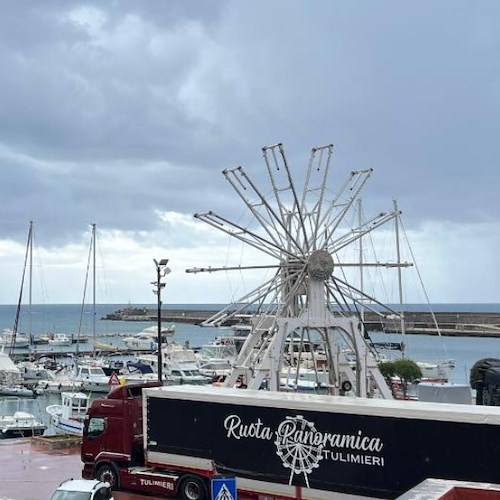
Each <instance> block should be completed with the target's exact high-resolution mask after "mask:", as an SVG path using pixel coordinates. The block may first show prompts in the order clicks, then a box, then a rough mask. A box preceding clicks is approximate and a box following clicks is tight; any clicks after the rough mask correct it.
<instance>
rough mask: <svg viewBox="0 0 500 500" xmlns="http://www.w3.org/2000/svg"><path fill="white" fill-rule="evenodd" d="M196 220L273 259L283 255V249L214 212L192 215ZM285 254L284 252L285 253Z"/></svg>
mask: <svg viewBox="0 0 500 500" xmlns="http://www.w3.org/2000/svg"><path fill="white" fill-rule="evenodd" d="M194 216H195V217H196V218H197V219H199V220H202V221H203V222H206V223H207V224H209V225H210V226H212V227H215V228H216V229H218V230H219V231H223V232H224V233H226V234H228V235H229V236H232V237H234V238H236V239H238V240H240V241H242V242H243V243H246V244H248V245H250V246H252V247H254V248H256V249H257V250H260V251H261V252H264V253H266V254H268V255H270V256H271V257H274V258H275V259H280V258H281V254H282V253H283V249H282V248H280V247H279V246H278V245H275V244H274V243H273V242H270V241H268V240H266V239H265V238H262V237H261V236H259V235H258V234H256V233H253V232H252V231H250V230H248V229H245V228H243V227H242V226H239V225H238V224H235V223H234V222H231V221H229V220H228V219H225V218H224V217H221V216H219V215H217V214H215V213H214V212H205V213H197V214H195V215H194ZM285 253H286V252H285ZM289 255H290V256H293V254H292V253H289Z"/></svg>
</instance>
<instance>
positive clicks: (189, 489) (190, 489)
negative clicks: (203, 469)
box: [177, 476, 208, 500]
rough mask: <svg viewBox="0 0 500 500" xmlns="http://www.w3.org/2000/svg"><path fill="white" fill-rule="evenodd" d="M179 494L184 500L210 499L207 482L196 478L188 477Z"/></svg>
mask: <svg viewBox="0 0 500 500" xmlns="http://www.w3.org/2000/svg"><path fill="white" fill-rule="evenodd" d="M177 493H178V495H179V496H180V497H181V498H182V499H183V500H204V499H206V498H207V497H208V494H207V488H206V486H205V482H204V481H203V480H202V479H200V478H199V477H196V476H186V477H185V478H184V479H183V480H182V482H181V486H180V488H179V491H178V492H177Z"/></svg>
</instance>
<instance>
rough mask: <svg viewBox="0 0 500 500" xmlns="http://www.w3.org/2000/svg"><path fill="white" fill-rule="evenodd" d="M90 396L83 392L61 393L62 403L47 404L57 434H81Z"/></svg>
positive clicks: (47, 410)
mask: <svg viewBox="0 0 500 500" xmlns="http://www.w3.org/2000/svg"><path fill="white" fill-rule="evenodd" d="M89 405H90V398H89V396H88V395H87V394H84V393H83V392H63V393H61V404H54V405H50V406H47V408H46V412H47V413H48V414H49V415H50V423H51V424H52V427H53V428H54V431H55V432H56V433H57V434H73V435H76V436H81V435H82V433H83V422H84V420H85V416H86V415H87V410H88V408H89Z"/></svg>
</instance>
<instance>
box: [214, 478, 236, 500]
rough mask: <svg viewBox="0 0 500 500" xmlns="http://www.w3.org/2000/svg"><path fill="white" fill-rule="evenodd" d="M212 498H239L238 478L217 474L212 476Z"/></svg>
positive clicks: (223, 499) (225, 499)
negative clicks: (237, 490)
mask: <svg viewBox="0 0 500 500" xmlns="http://www.w3.org/2000/svg"><path fill="white" fill-rule="evenodd" d="M212 500H238V494H237V492H236V478H235V477H231V476H230V477H227V476H215V477H213V478H212Z"/></svg>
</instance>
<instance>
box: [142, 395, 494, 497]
mask: <svg viewBox="0 0 500 500" xmlns="http://www.w3.org/2000/svg"><path fill="white" fill-rule="evenodd" d="M147 415H148V423H147V425H148V446H147V447H148V450H149V451H152V452H159V453H173V454H180V455H187V456H195V457H200V458H208V459H213V460H214V461H215V463H216V466H217V469H218V471H219V472H221V473H233V474H236V475H238V476H243V477H249V478H253V479H261V480H265V481H271V482H278V483H285V484H289V483H291V484H294V485H296V484H298V485H303V486H306V487H307V486H309V487H311V488H317V489H322V490H329V491H339V492H344V493H351V494H358V495H366V496H377V497H381V498H394V497H396V496H398V495H399V494H401V493H403V492H405V491H407V490H408V489H410V488H411V487H413V486H415V485H416V484H418V483H419V482H421V481H423V480H424V479H426V478H429V477H433V478H440V479H456V480H467V481H482V482H493V483H498V482H500V426H497V425H487V424H472V423H465V422H450V421H436V420H423V419H409V418H394V417H386V416H366V415H357V414H346V413H331V412H319V411H302V410H301V411H297V410H290V409H284V408H267V407H256V406H248V405H236V404H226V403H224V404H223V403H217V402H203V401H190V400H181V399H169V398H155V397H148V403H147Z"/></svg>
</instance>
